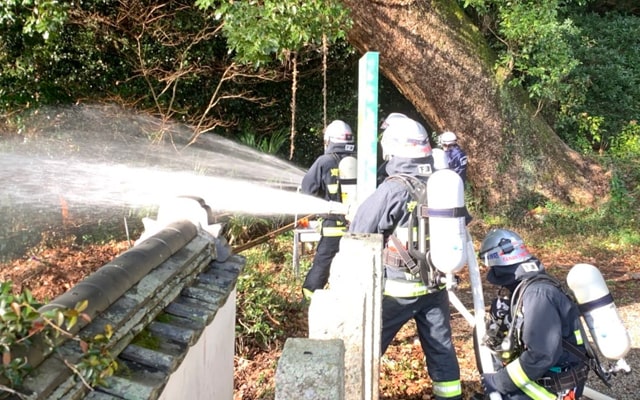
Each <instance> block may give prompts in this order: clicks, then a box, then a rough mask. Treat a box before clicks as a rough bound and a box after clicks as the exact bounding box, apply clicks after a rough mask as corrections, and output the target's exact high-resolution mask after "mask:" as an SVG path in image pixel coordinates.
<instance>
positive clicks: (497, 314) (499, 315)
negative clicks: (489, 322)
mask: <svg viewBox="0 0 640 400" xmlns="http://www.w3.org/2000/svg"><path fill="white" fill-rule="evenodd" d="M489 314H491V318H492V319H493V320H494V321H495V320H504V319H505V317H506V316H507V315H509V299H507V298H504V297H502V298H501V297H498V298H496V299H493V301H492V302H491V308H489Z"/></svg>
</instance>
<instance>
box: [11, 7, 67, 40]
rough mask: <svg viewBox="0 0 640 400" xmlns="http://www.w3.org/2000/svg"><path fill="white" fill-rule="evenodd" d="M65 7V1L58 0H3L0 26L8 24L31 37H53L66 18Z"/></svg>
mask: <svg viewBox="0 0 640 400" xmlns="http://www.w3.org/2000/svg"><path fill="white" fill-rule="evenodd" d="M67 9H68V4H67V2H64V1H62V2H61V1H58V0H4V1H3V2H2V4H0V26H1V27H4V26H10V27H12V28H14V29H15V30H16V31H18V30H19V31H20V32H21V33H22V34H23V35H25V36H27V37H29V38H31V39H37V36H40V37H41V38H42V39H44V40H47V39H53V36H54V34H55V33H56V32H58V31H59V30H60V28H61V27H62V25H63V24H64V22H65V21H66V19H67Z"/></svg>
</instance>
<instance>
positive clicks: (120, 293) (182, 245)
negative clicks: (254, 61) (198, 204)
mask: <svg viewBox="0 0 640 400" xmlns="http://www.w3.org/2000/svg"><path fill="white" fill-rule="evenodd" d="M244 264H245V259H244V257H242V256H239V255H231V254H230V252H229V248H228V245H227V244H226V242H225V241H224V239H218V238H215V237H213V236H212V235H210V234H209V233H207V232H206V231H203V230H202V229H198V228H196V227H195V225H193V224H192V223H191V222H188V221H180V222H174V223H172V224H169V225H168V226H167V227H165V228H164V229H162V230H161V231H160V232H158V233H156V234H155V235H153V236H152V237H149V238H147V239H145V240H144V241H143V242H141V243H140V244H138V245H136V246H135V247H133V248H131V249H130V250H128V251H126V252H124V253H123V254H121V255H120V256H118V257H116V258H115V259H114V260H113V261H111V262H110V263H108V264H106V265H104V266H103V267H101V268H100V269H99V270H98V271H96V272H95V273H94V274H92V275H90V276H89V277H87V278H86V279H85V280H84V281H82V282H80V283H78V285H76V286H75V287H74V288H72V289H71V290H69V291H68V292H66V293H64V294H63V295H61V296H59V297H58V298H56V299H54V300H53V301H52V302H51V303H49V304H47V305H45V306H44V307H43V308H45V309H46V308H51V307H74V306H75V305H76V304H77V303H78V302H79V301H82V300H84V299H87V300H88V301H89V307H88V308H87V310H86V312H87V313H88V314H89V315H90V316H91V317H92V321H91V323H89V324H87V325H85V326H80V327H79V328H78V329H80V331H79V335H80V336H81V337H93V336H94V335H96V334H99V333H103V332H104V330H105V326H106V325H107V324H110V325H111V326H112V327H113V330H114V334H113V336H112V338H111V341H110V343H109V351H110V353H111V354H112V355H113V356H114V357H116V356H117V357H116V361H117V362H118V365H119V369H118V373H117V374H116V376H113V377H111V378H109V379H108V387H98V388H95V390H94V391H89V390H88V388H87V387H86V386H85V385H84V384H83V383H82V382H81V381H80V380H79V379H78V378H77V377H76V376H75V375H74V374H73V373H72V371H71V370H70V369H69V367H67V366H66V365H65V361H66V362H69V363H76V362H77V361H78V360H79V359H80V357H81V355H82V354H81V351H80V347H79V345H78V342H76V341H73V340H67V341H66V342H64V343H62V344H61V345H60V346H59V347H58V349H57V351H56V352H53V353H51V352H50V351H47V349H46V348H45V347H44V346H42V345H38V344H37V343H34V344H33V345H32V346H30V348H29V349H28V354H29V355H28V357H29V360H30V362H31V364H32V365H34V366H35V369H34V371H33V372H32V373H31V374H30V375H29V376H28V377H27V378H26V379H25V382H24V385H23V387H22V388H21V389H20V391H21V392H23V393H31V395H30V397H29V398H30V399H33V400H36V399H37V400H40V399H47V400H54V399H69V400H70V399H123V398H127V399H133V398H135V399H149V400H151V399H156V398H158V396H159V395H160V394H161V392H162V389H163V387H164V386H165V385H166V383H167V380H168V378H169V376H170V375H171V373H172V372H173V371H175V370H176V368H177V367H178V366H179V365H180V363H181V361H182V360H183V359H184V357H185V355H186V354H187V352H188V351H189V348H190V346H192V345H193V344H194V343H195V342H196V340H197V339H198V338H199V337H200V335H201V334H202V332H203V330H204V328H205V327H206V326H207V325H208V324H209V323H211V321H212V320H213V319H214V318H215V316H216V313H217V311H218V310H219V309H220V308H221V307H222V306H223V305H224V304H225V302H226V300H227V298H228V296H229V294H230V293H231V292H232V291H233V289H234V288H235V284H236V280H237V278H238V275H239V274H240V272H241V270H242V269H243V267H244ZM161 314H162V315H163V317H162V318H158V316H159V315H161ZM143 330H146V331H147V332H150V333H151V334H152V335H153V337H154V338H155V339H157V340H158V345H157V346H154V349H149V348H144V347H140V346H138V345H135V344H132V340H133V339H134V337H135V336H136V335H137V334H139V333H140V332H142V331H143ZM76 331H77V330H76ZM36 342H37V341H36Z"/></svg>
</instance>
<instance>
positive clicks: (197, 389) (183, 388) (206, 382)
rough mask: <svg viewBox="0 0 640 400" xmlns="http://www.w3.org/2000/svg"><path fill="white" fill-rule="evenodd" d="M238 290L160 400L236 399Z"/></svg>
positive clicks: (221, 310) (190, 353)
mask: <svg viewBox="0 0 640 400" xmlns="http://www.w3.org/2000/svg"><path fill="white" fill-rule="evenodd" d="M235 318H236V291H235V289H234V290H233V291H232V292H231V294H230V295H229V298H228V299H227V302H226V303H225V305H224V306H223V307H222V308H221V309H220V310H218V312H217V314H216V317H215V319H214V320H213V322H212V323H211V324H210V325H208V326H207V327H206V328H205V330H204V332H203V334H202V336H201V337H200V339H199V340H198V342H197V343H196V344H195V345H193V346H192V347H191V349H190V351H189V353H188V354H187V356H186V357H185V359H184V360H183V361H182V363H181V364H180V367H178V369H177V370H176V371H175V372H174V373H173V374H172V375H171V376H170V377H169V382H167V386H165V388H164V390H163V391H162V395H161V396H160V397H159V399H160V400H175V399H189V400H210V399H219V400H232V399H233V370H234V365H233V357H234V350H235V347H234V343H235Z"/></svg>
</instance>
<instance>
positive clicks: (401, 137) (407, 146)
mask: <svg viewBox="0 0 640 400" xmlns="http://www.w3.org/2000/svg"><path fill="white" fill-rule="evenodd" d="M380 145H381V146H382V154H383V156H384V158H385V160H388V159H389V158H390V157H391V156H395V157H403V158H423V157H427V156H430V155H431V144H429V136H428V135H427V130H426V129H425V128H424V126H422V124H420V123H419V122H417V121H414V120H412V119H411V118H397V119H394V120H393V123H391V124H389V126H388V127H387V128H386V129H385V130H384V132H382V139H381V140H380Z"/></svg>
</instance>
